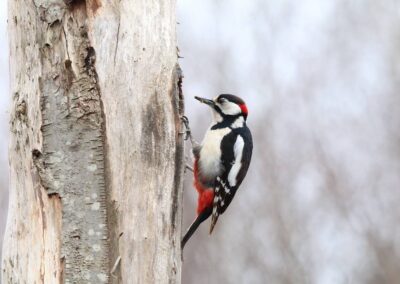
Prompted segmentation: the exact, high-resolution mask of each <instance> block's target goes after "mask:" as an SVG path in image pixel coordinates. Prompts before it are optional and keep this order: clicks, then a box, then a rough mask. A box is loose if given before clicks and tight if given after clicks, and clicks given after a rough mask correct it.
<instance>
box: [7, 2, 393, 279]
mask: <svg viewBox="0 0 400 284" xmlns="http://www.w3.org/2000/svg"><path fill="white" fill-rule="evenodd" d="M6 2H7V1H0V90H1V96H0V205H1V206H2V207H1V208H0V209H2V210H0V214H3V215H1V216H0V235H2V230H3V229H2V227H1V225H4V207H5V205H6V203H5V198H6V196H4V194H1V193H2V192H3V193H4V190H5V187H6V186H7V176H8V170H6V168H7V164H8V162H7V158H6V153H7V138H6V137H7V133H8V116H9V112H8V111H7V109H8V106H9V98H10V97H11V95H10V92H9V90H8V70H7V65H8V53H7V49H6V48H7V40H6V7H5V6H6ZM178 22H179V23H180V24H179V25H178V27H177V30H178V46H179V48H180V54H181V56H183V57H184V58H183V59H181V60H180V64H181V66H182V68H183V72H184V75H185V79H184V94H185V96H186V110H187V111H186V114H187V116H188V117H189V118H190V121H191V124H192V128H193V131H194V135H195V137H196V138H197V140H201V137H202V135H203V134H204V131H205V129H206V128H207V126H208V122H209V115H210V114H209V111H208V110H207V109H205V108H204V106H202V105H200V104H198V103H197V102H196V101H195V100H193V96H194V95H198V96H204V97H210V98H211V97H214V96H216V95H218V94H220V93H233V94H236V95H239V96H241V97H242V98H243V99H245V101H246V102H247V104H248V108H249V112H250V114H249V118H248V124H249V126H250V128H251V129H252V131H253V136H254V143H255V149H254V156H253V161H252V165H251V167H250V171H249V174H248V176H247V178H246V180H245V182H244V184H243V185H242V186H241V188H240V189H239V192H238V194H237V195H236V197H235V200H234V201H233V202H232V204H231V205H230V207H229V208H228V210H227V211H226V213H225V214H224V215H223V216H222V217H221V218H220V220H219V222H218V225H217V227H216V230H215V231H214V232H213V235H212V236H209V235H208V233H207V232H208V225H209V224H208V222H206V224H204V225H202V226H201V227H200V229H199V230H198V232H196V234H195V236H194V237H193V238H192V239H191V240H190V241H189V243H188V244H187V246H186V248H185V252H184V260H185V262H184V267H183V283H185V284H186V283H190V284H197V283H199V284H200V283H202V284H203V283H212V284H213V283H260V284H261V283H266V282H268V283H277V284H280V283H316V284H341V283H343V284H344V283H355V284H358V283H360V284H376V283H390V284H392V283H393V284H397V283H399V279H400V270H399V267H400V227H399V221H400V190H399V189H400V131H399V129H400V96H399V89H400V67H399V66H400V56H399V55H400V1H398V0H382V1H376V0H353V1H349V0H326V1H321V0H303V1H296V0H282V1H275V0H254V1H241V0H229V1H228V0H219V1H215V0H203V1H193V0H178ZM195 201H196V195H195V192H194V190H193V189H192V186H191V176H190V175H188V177H187V183H186V186H185V203H184V213H185V216H184V222H183V224H184V227H187V226H188V225H189V224H190V223H191V221H192V219H193V218H194V217H195V216H194V214H195V206H196V205H195Z"/></svg>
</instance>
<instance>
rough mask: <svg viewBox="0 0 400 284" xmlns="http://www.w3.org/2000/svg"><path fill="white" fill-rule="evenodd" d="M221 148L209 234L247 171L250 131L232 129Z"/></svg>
mask: <svg viewBox="0 0 400 284" xmlns="http://www.w3.org/2000/svg"><path fill="white" fill-rule="evenodd" d="M224 145H229V147H226V146H225V147H224ZM221 148H222V149H221V150H222V157H221V158H222V164H223V166H224V172H223V173H222V174H221V175H220V176H218V177H217V178H216V181H215V187H214V204H213V211H212V219H211V226H210V234H211V232H212V230H213V229H214V226H215V224H216V223H217V221H218V217H219V216H220V215H221V214H223V213H224V212H225V210H226V208H228V206H229V204H230V203H231V201H232V199H233V197H234V196H235V193H236V191H237V189H238V188H239V186H240V184H241V183H242V181H243V179H244V177H245V176H246V173H247V170H248V169H249V165H250V160H251V154H252V152H253V140H252V137H251V132H250V130H249V129H248V128H247V127H246V126H245V127H242V128H239V129H234V131H232V132H231V133H230V134H228V135H227V136H225V137H224V139H223V140H222V143H221Z"/></svg>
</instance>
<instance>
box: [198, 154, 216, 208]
mask: <svg viewBox="0 0 400 284" xmlns="http://www.w3.org/2000/svg"><path fill="white" fill-rule="evenodd" d="M198 173H199V167H198V162H197V159H196V160H195V162H194V166H193V174H194V183H193V184H194V187H195V188H196V190H197V192H198V193H199V198H198V203H197V214H200V213H201V212H203V210H204V209H206V208H207V207H212V205H213V200H214V190H213V189H212V188H207V187H204V186H203V185H202V183H201V182H200V181H199V175H198Z"/></svg>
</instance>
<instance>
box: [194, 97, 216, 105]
mask: <svg viewBox="0 0 400 284" xmlns="http://www.w3.org/2000/svg"><path fill="white" fill-rule="evenodd" d="M194 98H195V99H196V100H198V101H199V102H201V103H203V104H206V105H209V106H210V107H214V105H215V103H214V101H213V100H209V99H204V98H200V97H196V96H195V97H194Z"/></svg>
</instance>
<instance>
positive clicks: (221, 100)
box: [218, 98, 226, 104]
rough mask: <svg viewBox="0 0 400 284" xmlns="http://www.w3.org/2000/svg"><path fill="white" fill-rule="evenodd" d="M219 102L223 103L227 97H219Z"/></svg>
mask: <svg viewBox="0 0 400 284" xmlns="http://www.w3.org/2000/svg"><path fill="white" fill-rule="evenodd" d="M218 102H219V103H220V104H223V103H225V102H226V99H225V98H219V99H218Z"/></svg>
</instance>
